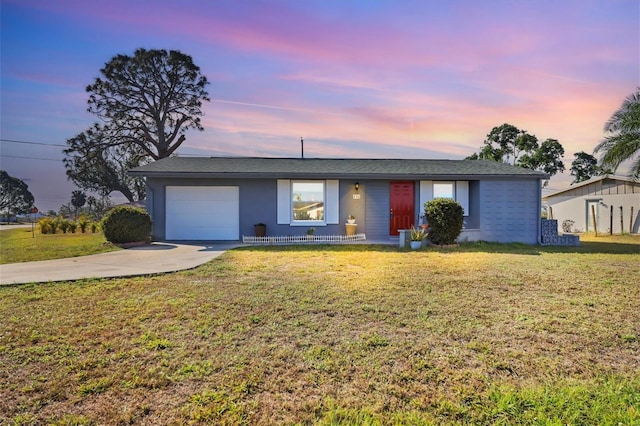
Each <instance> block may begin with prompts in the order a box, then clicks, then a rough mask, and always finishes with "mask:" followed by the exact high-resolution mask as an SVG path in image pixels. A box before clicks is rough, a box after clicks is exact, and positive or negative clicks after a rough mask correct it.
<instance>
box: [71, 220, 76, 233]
mask: <svg viewBox="0 0 640 426" xmlns="http://www.w3.org/2000/svg"><path fill="white" fill-rule="evenodd" d="M77 228H78V224H77V223H76V222H75V221H73V220H72V221H70V222H69V232H70V233H72V234H75V233H76V229H77Z"/></svg>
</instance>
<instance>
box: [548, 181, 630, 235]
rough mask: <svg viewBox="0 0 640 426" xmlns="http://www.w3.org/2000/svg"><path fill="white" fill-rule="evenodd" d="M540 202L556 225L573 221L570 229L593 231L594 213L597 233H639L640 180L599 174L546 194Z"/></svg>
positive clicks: (559, 225) (560, 225) (560, 226)
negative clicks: (555, 221)
mask: <svg viewBox="0 0 640 426" xmlns="http://www.w3.org/2000/svg"><path fill="white" fill-rule="evenodd" d="M542 202H543V204H544V205H546V206H547V207H548V211H549V214H550V215H551V216H553V219H557V220H558V227H559V228H562V223H563V222H565V221H573V225H572V231H574V232H594V217H593V214H594V213H595V225H596V227H597V230H598V233H610V232H612V233H614V234H620V233H634V234H637V233H638V232H639V228H640V182H634V181H633V179H631V178H628V177H624V176H613V175H605V176H598V177H595V178H592V179H589V180H587V181H584V182H580V183H578V184H575V185H573V186H570V187H569V188H566V189H564V190H562V191H557V192H554V193H552V194H549V195H546V196H544V197H542ZM621 224H622V225H623V226H624V228H622V227H621ZM560 230H562V229H560Z"/></svg>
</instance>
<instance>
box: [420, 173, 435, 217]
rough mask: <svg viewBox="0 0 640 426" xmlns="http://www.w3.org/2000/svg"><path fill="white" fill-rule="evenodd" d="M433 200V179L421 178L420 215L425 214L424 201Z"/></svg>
mask: <svg viewBox="0 0 640 426" xmlns="http://www.w3.org/2000/svg"><path fill="white" fill-rule="evenodd" d="M431 200H433V181H431V180H421V181H420V206H419V207H420V209H419V210H418V211H419V212H420V216H422V215H423V214H424V203H426V202H427V201H431Z"/></svg>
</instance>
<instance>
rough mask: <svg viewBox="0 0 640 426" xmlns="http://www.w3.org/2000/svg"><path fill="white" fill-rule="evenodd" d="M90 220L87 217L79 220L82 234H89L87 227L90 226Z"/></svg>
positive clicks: (82, 216)
mask: <svg viewBox="0 0 640 426" xmlns="http://www.w3.org/2000/svg"><path fill="white" fill-rule="evenodd" d="M89 222H90V221H89V218H88V217H87V216H85V215H81V216H80V217H79V218H78V227H79V228H80V232H82V233H83V234H84V233H85V232H87V226H88V225H89Z"/></svg>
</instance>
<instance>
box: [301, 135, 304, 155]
mask: <svg viewBox="0 0 640 426" xmlns="http://www.w3.org/2000/svg"><path fill="white" fill-rule="evenodd" d="M300 153H301V154H302V157H301V158H304V139H302V136H300Z"/></svg>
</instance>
